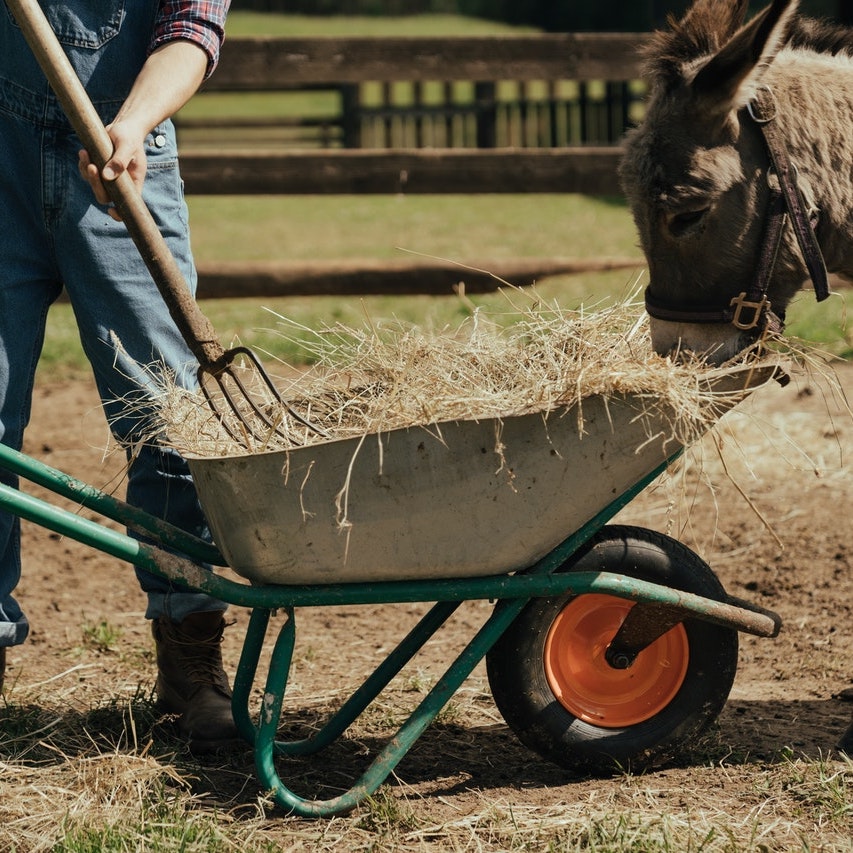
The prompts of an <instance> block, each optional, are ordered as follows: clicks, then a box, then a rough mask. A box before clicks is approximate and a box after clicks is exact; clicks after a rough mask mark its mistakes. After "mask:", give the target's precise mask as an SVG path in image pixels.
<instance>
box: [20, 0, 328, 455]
mask: <svg viewBox="0 0 853 853" xmlns="http://www.w3.org/2000/svg"><path fill="white" fill-rule="evenodd" d="M7 5H8V6H9V9H10V10H11V12H12V14H13V15H14V17H15V20H16V21H17V23H18V25H19V26H20V28H21V31H22V32H23V34H24V37H25V38H26V40H27V43H28V44H29V46H30V48H31V49H32V51H33V54H34V55H35V57H36V60H37V61H38V63H39V65H40V66H41V68H42V70H43V71H44V73H45V76H46V77H47V79H48V82H49V83H50V86H51V88H52V89H53V91H54V92H55V94H56V97H57V99H58V100H59V103H60V104H61V105H62V108H63V110H64V111H65V114H66V115H67V116H68V120H69V121H70V122H71V126H72V127H73V128H74V130H75V132H76V133H77V135H78V136H79V137H80V140H81V142H82V143H83V145H84V147H85V148H86V150H87V151H88V152H89V156H90V158H91V160H92V162H93V163H94V164H95V165H96V166H97V167H98V168H99V169H102V168H103V167H104V165H105V164H106V162H107V161H108V160H109V159H110V157H111V156H112V153H113V143H112V140H111V139H110V136H109V134H108V133H107V130H106V128H105V127H104V124H103V122H102V121H101V118H100V116H99V115H98V113H97V111H96V110H95V108H94V106H93V105H92V102H91V100H90V99H89V95H88V93H87V92H86V90H85V89H84V88H83V84H82V83H81V82H80V80H79V78H78V77H77V74H76V72H75V71H74V68H73V67H72V65H71V63H70V62H69V61H68V57H67V56H66V55H65V52H64V51H63V49H62V47H61V46H60V44H59V41H58V40H57V38H56V35H55V34H54V32H53V30H52V29H51V26H50V24H49V23H48V21H47V18H46V17H45V15H44V12H42V10H41V7H40V6H39V5H38V3H37V2H36V0H7ZM104 183H105V186H106V188H107V192H108V193H109V195H110V198H111V199H112V201H113V203H114V204H115V206H116V209H117V210H118V212H119V214H120V215H121V217H122V219H123V220H124V223H125V225H126V226H127V230H128V231H129V232H130V236H131V237H132V239H133V242H134V243H135V244H136V247H137V248H138V249H139V253H140V254H141V255H142V259H143V260H144V262H145V265H146V266H147V267H148V270H149V272H150V273H151V276H152V278H153V279H154V281H155V283H156V284H157V287H158V289H159V290H160V293H161V295H162V296H163V300H164V301H165V303H166V305H167V307H168V309H169V313H170V314H171V316H172V319H173V320H174V322H175V324H176V325H177V327H178V330H179V331H180V333H181V335H182V336H183V338H184V340H185V341H186V343H187V345H188V346H189V348H190V349H191V350H192V353H193V355H194V356H195V357H196V359H197V360H198V363H199V369H198V379H199V385H200V386H201V389H202V392H203V394H204V396H205V399H206V400H207V402H208V405H209V406H210V408H211V409H212V411H213V412H214V414H215V415H216V416H217V417H218V419H219V421H220V423H221V424H222V426H223V428H224V429H225V430H226V432H228V434H229V435H230V436H231V437H232V438H233V439H234V440H235V441H237V442H239V443H241V444H243V445H245V446H246V447H247V448H248V449H251V448H250V447H249V445H250V444H251V442H252V441H254V442H257V443H260V444H265V443H266V442H267V441H268V440H269V438H270V437H271V435H272V434H273V433H276V434H278V435H280V436H282V437H284V438H286V439H287V440H288V441H291V442H293V443H297V442H295V437H294V435H293V433H292V432H291V431H290V430H286V429H285V428H284V425H283V424H282V419H283V417H284V416H285V415H287V416H289V417H291V418H293V419H294V420H295V421H297V422H298V423H300V424H302V425H303V426H305V427H306V428H308V429H309V430H310V431H312V432H314V433H316V434H318V435H321V436H324V437H325V436H326V433H325V432H324V431H323V430H322V429H321V428H320V427H318V426H316V425H315V424H312V423H311V422H310V421H308V420H307V419H306V418H303V417H302V416H301V415H300V414H299V413H298V412H296V411H294V410H293V409H292V408H291V407H289V406H288V405H287V404H286V403H285V402H284V400H282V398H281V396H280V394H279V393H278V391H277V390H276V388H275V385H274V384H273V382H272V380H271V379H270V377H269V375H268V374H267V372H266V371H265V370H264V368H263V365H262V364H261V363H260V361H259V360H258V358H257V357H256V356H255V354H254V353H253V352H251V350H249V349H247V348H246V347H235V348H233V349H229V350H225V349H224V348H223V347H222V345H221V344H220V343H219V341H218V339H217V337H216V332H215V331H214V329H213V326H212V325H211V323H210V321H209V320H208V319H207V317H206V316H205V315H204V314H203V313H202V312H201V310H200V309H199V307H198V305H197V304H196V302H195V299H194V298H193V297H192V295H191V293H190V290H189V288H188V287H187V283H186V281H185V279H184V277H183V274H182V273H181V271H180V269H179V268H178V264H177V262H176V261H175V258H174V256H173V255H172V253H171V251H170V250H169V247H168V246H167V245H166V241H165V240H164V239H163V236H162V235H161V234H160V231H159V229H158V228H157V225H156V223H155V222H154V219H153V217H152V216H151V212H150V211H149V210H148V207H147V206H146V204H145V202H144V201H143V200H142V196H141V195H140V194H139V192H138V191H137V189H136V186H135V185H134V183H133V179H132V178H131V176H130V175H129V174H128V173H127V172H124V173H122V174H121V175H119V177H118V178H117V179H116V180H115V181H109V182H106V181H105V182H104ZM240 356H242V357H245V358H246V359H247V361H248V362H249V365H250V367H251V369H253V370H254V371H255V373H256V374H257V378H258V379H259V380H260V386H261V387H262V388H263V389H264V393H265V394H268V395H269V397H268V399H267V400H266V401H264V402H263V403H262V404H260V405H259V404H258V402H257V401H256V400H255V399H253V397H252V393H250V391H249V390H248V389H247V386H246V383H244V382H243V381H242V380H241V378H240V376H239V375H238V374H237V373H236V372H235V371H234V362H235V360H236V359H237V358H238V357H240ZM208 377H211V378H212V379H213V380H214V382H215V383H216V385H217V386H218V388H219V393H218V395H217V394H211V393H210V391H209V389H208V384H209V383H208V381H207V379H208ZM232 386H233V388H235V389H236V393H237V395H238V397H239V399H238V398H235V396H234V394H232V391H231V387H232ZM217 396H220V397H221V401H220V400H217V399H216V397H217ZM223 405H224V407H225V408H226V409H228V410H229V411H230V412H231V413H232V414H233V415H234V416H235V417H236V421H235V424H229V423H228V420H229V418H228V417H227V416H226V413H225V412H223V411H222V406H223ZM276 409H278V411H277V412H276V411H275V410H276ZM235 425H237V426H238V427H239V429H235V428H234V426H235Z"/></svg>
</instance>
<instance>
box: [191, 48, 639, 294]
mask: <svg viewBox="0 0 853 853" xmlns="http://www.w3.org/2000/svg"><path fill="white" fill-rule="evenodd" d="M646 39H647V36H645V35H640V34H601V33H575V34H558V35H535V36H512V37H504V36H501V37H491V36H489V37H458V38H420V37H417V38H402V37H400V38H367V37H362V38H293V39H283V38H229V39H226V42H225V44H224V46H223V51H222V58H221V62H220V66H219V68H218V69H217V71H216V73H215V74H214V75H213V77H212V78H211V80H210V81H208V83H207V84H206V86H205V90H204V91H207V92H239V93H244V92H245V93H248V92H276V91H279V92H280V91H298V90H300V89H312V90H326V91H329V92H334V93H337V94H338V96H339V97H340V110H339V111H338V113H337V115H336V116H331V117H329V118H327V119H322V120H318V119H316V118H314V119H311V120H304V126H305V127H310V126H311V125H312V123H313V126H314V127H315V128H318V129H319V130H320V131H321V132H320V134H319V140H320V141H319V142H318V141H316V140H315V141H314V143H313V144H312V145H311V147H308V146H307V145H305V144H303V145H298V146H295V147H294V146H284V145H278V146H277V147H274V148H269V147H266V148H258V147H252V148H245V149H242V148H240V147H239V146H234V145H233V144H232V145H230V146H229V147H228V150H227V152H226V151H224V150H223V149H222V148H218V149H216V150H210V149H209V148H201V147H198V148H196V147H193V146H192V145H186V144H184V145H183V146H182V164H183V166H182V168H183V175H184V180H185V183H186V190H187V192H188V193H189V194H287V195H296V194H353V193H356V194H358V193H374V194H386V193H435V194H444V193H461V194H474V193H583V194H589V195H616V194H618V193H619V192H620V190H619V184H618V179H617V165H618V160H619V149H618V146H617V145H616V144H614V143H613V142H610V143H608V144H590V139H597V138H600V137H602V135H603V136H605V137H607V138H609V139H611V140H613V139H616V138H618V136H619V135H621V133H622V131H623V130H624V126H625V124H626V123H628V122H630V121H631V120H632V110H633V111H636V110H638V109H639V105H638V103H637V97H638V96H637V94H636V83H635V82H634V81H636V80H637V78H638V77H639V56H638V54H639V48H640V47H641V46H642V44H643V43H644V42H645V40H646ZM460 83H461V84H467V85H468V86H469V88H471V87H473V90H474V97H473V98H469V99H468V100H467V101H465V102H464V103H461V104H460V103H459V102H457V101H456V100H454V98H453V97H452V93H453V91H454V87H456V86H458V85H459V84H460ZM401 85H406V86H411V87H412V90H411V91H412V93H413V94H412V96H411V97H409V98H408V102H407V103H405V104H395V103H394V102H393V101H392V99H391V98H390V97H385V98H383V100H382V101H381V102H380V104H379V105H376V104H375V103H367V102H366V98H365V97H364V92H365V89H366V87H368V86H373V87H376V86H379V87H380V89H381V91H383V92H384V93H386V95H387V94H388V93H390V92H391V90H392V88H393V87H399V86H401ZM428 86H431V87H433V92H434V91H436V90H437V91H439V92H442V93H444V95H445V96H444V98H443V99H442V98H439V99H438V100H437V101H433V102H431V103H429V104H427V103H425V100H424V96H423V93H424V91H425V87H428ZM513 87H514V88H513ZM592 87H598V90H599V91H603V92H604V93H605V95H604V97H603V98H599V99H595V98H592V97H590V94H589V92H590V89H591V88H592ZM507 89H509V90H510V91H511V92H513V94H512V95H511V96H510V97H509V98H506V97H504V96H502V92H504V91H506V90H507ZM204 91H203V92H202V93H201V94H200V95H198V96H197V97H204V96H205V95H204ZM602 111H603V113H602ZM593 118H595V122H597V125H598V126H599V127H601V126H602V125H603V126H604V127H605V129H606V132H604V131H598V134H599V135H598V136H595V134H593V133H591V132H590V127H591V126H592V124H593ZM294 121H296V122H299V121H301V120H300V119H299V118H298V117H296V119H294V117H293V116H287V117H285V116H282V117H281V120H280V123H281V124H282V125H284V124H287V123H290V124H293V123H294ZM265 122H266V123H267V124H275V123H276V119H275V118H274V117H273V118H272V119H269V118H267V119H265ZM324 123H325V127H326V130H325V136H323V131H322V127H323V125H324ZM407 123H408V126H409V127H413V128H415V130H414V131H405V132H404V133H402V135H401V134H400V133H397V134H396V135H395V134H394V133H393V132H392V129H393V127H394V126H395V125H399V126H406V124H407ZM454 123H457V124H458V123H462V124H465V123H468V124H469V125H471V126H473V128H474V132H473V135H472V134H471V133H468V134H467V135H465V134H462V135H461V137H459V139H457V137H455V136H454V135H453V134H452V133H450V132H449V131H447V130H446V129H447V128H448V127H452V126H453V124H454ZM192 124H193V123H192V122H189V121H187V122H184V123H183V124H181V123H179V133H181V132H182V130H181V128H182V127H183V128H184V129H187V130H188V129H190V128H191V127H192ZM377 126H379V127H380V131H379V132H377V131H376V127H377ZM438 127H444V128H445V131H444V137H442V136H441V133H439V131H437V130H436V128H438ZM513 127H515V130H513ZM382 128H384V130H382ZM578 128H580V129H579V130H578ZM209 130H210V134H212V135H213V134H215V132H216V128H213V127H210V126H209ZM401 139H402V140H403V143H401V142H400V140H401ZM460 139H461V141H459V140H460ZM406 140H410V141H409V142H408V143H406ZM365 146H369V147H365ZM560 261H561V259H545V261H543V265H542V266H543V269H546V268H547V269H555V268H556V267H558V266H559V262H560ZM604 262H605V263H607V264H612V263H617V264H618V263H619V259H610V260H609V261H608V260H605V261H604ZM566 263H567V264H568V265H569V266H571V267H573V268H574V267H575V266H576V264H577V262H576V261H572V260H571V259H569V260H568V261H566ZM626 263H627V261H626ZM411 266H412V267H413V268H415V269H414V271H413V274H412V276H411V281H412V282H415V281H417V282H418V283H417V284H413V285H412V286H413V287H416V288H417V290H418V292H424V288H425V287H426V290H427V291H430V290H431V288H430V287H429V286H426V285H425V284H424V282H425V281H426V280H427V278H428V277H426V278H424V277H423V276H422V275H420V273H422V272H423V271H422V270H421V269H420V267H421V266H422V265H421V264H419V263H418V262H412V264H411ZM361 272H362V273H363V272H364V270H362V271H361ZM396 272H397V274H398V275H399V277H400V282H401V284H400V288H399V289H402V290H405V289H406V284H405V283H404V282H403V279H405V275H404V274H403V271H401V270H399V269H398V270H396ZM415 272H418V275H415ZM214 273H216V282H217V284H216V288H215V290H216V292H217V294H227V293H231V292H235V293H236V292H240V293H246V292H247V288H248V289H251V287H252V286H253V285H252V281H251V280H250V278H249V277H247V276H245V275H240V274H239V271H238V270H230V271H229V270H225V269H223V268H221V267H220V268H219V269H218V270H211V269H205V268H200V293H201V294H202V295H205V292H206V290H207V289H208V288H210V289H213V288H212V284H213V279H214V275H213V274H214ZM286 273H287V270H284V271H283V272H282V275H278V276H276V275H275V274H273V275H272V279H269V278H268V279H267V280H268V281H269V280H273V281H274V280H276V279H277V280H278V281H279V287H280V288H283V290H284V292H316V291H312V290H311V289H310V288H311V287H317V280H316V279H312V278H311V277H303V281H305V285H304V287H303V286H300V284H299V278H298V276H297V277H295V278H294V277H292V276H291V277H289V276H288V275H287V274H286ZM353 273H354V275H356V274H358V271H357V270H354V271H353ZM530 273H531V277H532V278H534V279H535V278H537V276H536V270H535V269H531V270H530ZM334 276H335V277H336V278H335V279H334V280H337V281H340V280H341V279H340V270H339V269H337V268H336V269H335V270H334ZM439 279H441V281H442V282H443V281H444V278H442V277H440V276H439V277H434V280H436V281H438V280H439ZM285 280H287V281H289V282H290V283H289V284H288V285H286V286H285V284H284V282H285ZM330 280H331V279H330ZM360 280H361V281H362V282H363V283H362V285H361V287H363V288H364V287H366V288H367V289H368V291H369V290H370V285H369V276H367V277H366V276H365V275H361V278H360ZM229 282H230V283H229ZM377 282H378V279H377ZM341 286H342V287H344V289H346V286H345V285H341ZM376 287H377V289H378V290H379V291H380V292H385V290H384V288H386V287H387V284H385V283H377V285H376ZM437 287H438V290H439V291H440V292H445V290H446V284H444V283H442V284H440V285H437Z"/></svg>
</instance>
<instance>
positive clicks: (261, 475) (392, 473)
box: [188, 377, 766, 584]
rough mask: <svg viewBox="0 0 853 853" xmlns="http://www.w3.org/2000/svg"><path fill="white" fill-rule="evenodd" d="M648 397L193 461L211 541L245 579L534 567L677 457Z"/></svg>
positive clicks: (358, 577) (665, 419)
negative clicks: (643, 480)
mask: <svg viewBox="0 0 853 853" xmlns="http://www.w3.org/2000/svg"><path fill="white" fill-rule="evenodd" d="M765 378H766V377H765ZM650 402H651V401H650V400H649V399H645V398H643V397H640V396H631V395H628V396H623V397H608V398H605V397H602V396H592V397H588V398H586V399H584V400H583V401H582V403H581V404H580V405H579V406H574V407H572V408H569V409H567V410H561V411H552V412H550V413H548V414H547V415H546V414H543V413H536V414H524V415H520V416H514V417H506V418H501V419H485V420H478V421H474V420H465V421H453V422H445V423H439V424H433V425H431V426H429V427H411V428H406V429H395V430H392V431H389V432H383V433H373V434H369V435H366V436H364V437H362V438H352V439H344V440H339V441H329V442H325V443H322V444H316V445H313V446H306V447H301V448H297V449H291V450H286V451H278V452H271V453H258V454H254V455H248V456H228V457H215V458H214V457H210V458H192V457H190V458H189V459H188V461H189V465H190V468H191V471H192V475H193V479H194V481H195V483H196V487H197V489H198V493H199V496H200V499H201V502H202V505H203V507H204V510H205V513H206V514H207V518H208V520H209V522H210V525H211V529H212V532H213V535H214V539H215V541H216V543H217V545H218V547H219V548H220V550H221V551H222V553H223V555H224V557H225V559H226V561H227V563H228V565H229V566H230V567H231V568H232V569H233V570H234V571H236V572H237V573H238V574H240V575H242V576H243V577H245V578H247V579H250V580H252V581H254V582H258V583H265V584H324V583H348V582H362V581H378V580H411V579H431V578H449V577H455V578H461V577H476V576H483V575H495V574H500V573H506V572H512V571H515V570H518V569H522V568H525V567H528V566H530V565H532V564H533V563H534V562H536V561H537V560H538V559H539V558H541V557H542V556H544V555H545V554H548V553H549V552H550V551H551V550H552V549H554V548H555V547H556V546H557V545H558V544H559V543H560V542H562V541H563V540H564V539H565V538H566V536H567V535H568V534H569V533H571V532H572V531H574V530H577V529H579V528H580V527H581V526H583V525H584V524H585V523H586V522H588V521H589V520H590V519H591V518H593V517H594V516H595V515H596V514H597V513H598V512H599V511H600V510H601V509H602V508H604V507H606V506H607V505H608V504H610V503H612V502H613V501H614V500H615V499H616V498H617V497H618V496H619V495H621V494H622V493H623V492H625V491H627V490H628V489H630V488H631V487H632V486H633V485H634V484H635V483H637V482H638V481H640V480H641V479H643V478H644V477H646V476H648V475H649V474H650V473H651V472H654V471H655V470H656V469H658V468H660V467H661V466H662V465H665V464H666V463H667V462H668V461H669V460H671V459H672V458H673V457H674V456H677V455H678V454H679V453H680V451H681V450H682V449H683V448H682V445H681V444H680V443H679V442H678V441H677V440H676V439H675V438H674V437H673V426H672V423H673V420H674V417H673V415H672V414H671V413H669V412H667V411H666V410H665V409H664V408H663V407H661V406H659V405H657V404H656V405H650ZM733 402H736V400H733V401H732V404H733Z"/></svg>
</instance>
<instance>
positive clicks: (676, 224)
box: [666, 207, 711, 237]
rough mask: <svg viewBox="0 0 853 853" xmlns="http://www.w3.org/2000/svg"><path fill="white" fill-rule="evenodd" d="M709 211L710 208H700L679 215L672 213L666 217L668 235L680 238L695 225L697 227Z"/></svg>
mask: <svg viewBox="0 0 853 853" xmlns="http://www.w3.org/2000/svg"><path fill="white" fill-rule="evenodd" d="M710 209H711V208H710V207H700V208H698V209H697V210H684V211H681V212H680V213H673V214H672V215H671V216H669V217H668V219H667V223H666V224H667V227H668V228H669V232H670V234H672V235H673V236H674V237H680V236H681V235H682V234H684V233H686V232H687V231H689V230H690V229H691V228H693V227H694V226H695V225H698V224H699V223H700V222H701V221H702V220H703V219H704V218H705V214H706V213H707V212H708V211H709V210H710Z"/></svg>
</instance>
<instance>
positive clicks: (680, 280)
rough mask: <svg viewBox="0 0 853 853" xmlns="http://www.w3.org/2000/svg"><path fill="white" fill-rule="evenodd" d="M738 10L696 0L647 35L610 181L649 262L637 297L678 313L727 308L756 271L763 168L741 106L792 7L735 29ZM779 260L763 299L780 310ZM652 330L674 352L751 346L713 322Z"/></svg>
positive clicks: (794, 274)
mask: <svg viewBox="0 0 853 853" xmlns="http://www.w3.org/2000/svg"><path fill="white" fill-rule="evenodd" d="M747 5H748V0H696V2H695V3H694V4H693V6H692V7H691V9H690V10H689V11H688V12H687V14H686V15H685V17H684V18H683V19H682V20H681V21H674V20H673V21H670V27H671V28H670V30H669V31H667V32H661V33H657V34H656V35H655V36H654V38H653V40H652V43H651V46H650V48H649V50H648V52H647V55H646V60H647V64H646V76H647V78H648V80H649V83H650V94H649V100H648V105H647V112H646V117H645V119H644V121H643V123H642V124H641V125H640V126H639V127H638V128H636V129H635V130H633V131H632V132H631V133H629V135H628V137H627V139H626V144H625V153H624V157H623V161H622V166H621V171H620V174H621V179H622V184H623V188H624V191H625V194H626V196H627V198H628V201H629V204H630V206H631V210H632V213H633V215H634V219H635V222H636V225H637V228H638V231H639V235H640V241H641V245H642V248H643V251H644V252H645V255H646V258H647V261H648V265H649V273H650V285H649V290H648V294H647V297H648V298H649V300H650V301H652V300H653V301H654V302H655V303H657V304H661V305H667V306H673V307H677V308H678V309H680V310H686V311H687V312H690V311H693V310H695V311H696V312H701V311H702V310H703V309H708V308H723V307H725V306H728V305H729V303H730V301H731V299H732V297H733V296H736V295H737V294H739V293H741V292H745V291H747V290H748V288H749V285H750V284H751V281H752V279H753V277H754V276H755V274H756V266H757V258H758V254H759V251H760V242H761V237H762V233H763V229H764V222H763V220H764V206H765V203H766V200H767V197H768V194H769V188H768V176H767V165H768V161H767V154H766V150H765V148H764V146H763V142H762V139H761V137H760V133H759V131H758V130H757V129H756V128H755V126H754V125H753V123H752V122H751V121H748V120H746V116H747V107H748V105H749V104H750V101H751V99H752V98H753V96H754V94H755V92H756V91H757V89H758V88H759V87H761V86H762V81H763V80H764V79H765V75H767V72H768V67H769V66H770V65H771V63H772V62H773V59H774V57H775V55H776V53H777V51H779V50H780V49H781V47H782V46H784V43H785V40H786V38H787V32H788V26H789V23H790V21H791V19H792V17H793V16H794V15H795V13H796V7H797V0H774V2H773V3H772V4H771V5H770V6H768V7H767V8H766V9H764V10H763V11H762V12H760V13H759V14H758V15H757V16H755V17H754V18H753V19H752V20H751V21H750V22H749V23H747V24H744V19H745V16H746V9H747ZM781 261H782V262H781V264H780V266H778V267H777V269H776V270H775V272H774V276H773V281H772V283H771V287H770V290H769V291H768V296H769V298H770V300H771V302H772V304H773V306H774V308H776V309H782V310H784V306H785V305H786V304H787V302H788V301H789V300H790V298H791V296H792V295H793V293H794V292H795V291H796V289H797V288H798V287H799V286H800V284H801V282H802V273H801V271H800V272H799V273H798V270H797V269H796V266H797V265H796V264H794V263H793V261H792V259H790V258H789V259H785V258H782V259H781ZM651 323H652V341H653V345H654V347H655V349H656V350H657V351H658V352H669V351H671V350H673V349H676V348H681V347H683V348H686V349H690V350H693V351H695V352H701V353H705V354H706V357H707V358H708V359H709V360H712V361H715V362H722V361H724V360H726V359H727V358H730V357H731V356H733V355H734V354H735V353H736V352H738V351H739V350H740V349H742V348H743V347H744V346H746V345H747V344H748V343H749V341H750V339H748V338H747V336H745V335H744V333H743V332H742V331H739V330H738V329H737V328H735V326H733V325H731V324H727V323H723V322H720V323H692V322H689V321H688V322H673V321H668V320H661V319H654V318H652V321H651Z"/></svg>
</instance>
